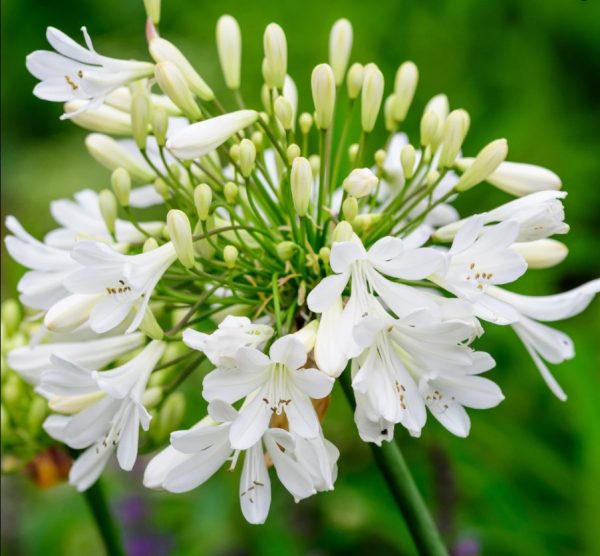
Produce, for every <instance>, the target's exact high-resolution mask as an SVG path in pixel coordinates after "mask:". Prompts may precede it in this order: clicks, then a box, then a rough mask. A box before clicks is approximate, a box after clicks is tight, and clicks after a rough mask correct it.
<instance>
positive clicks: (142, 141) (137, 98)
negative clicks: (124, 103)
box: [131, 93, 150, 149]
mask: <svg viewBox="0 0 600 556" xmlns="http://www.w3.org/2000/svg"><path fill="white" fill-rule="evenodd" d="M149 124H150V101H149V100H148V97H147V96H146V95H145V94H143V93H136V94H135V95H133V97H132V98H131V127H132V129H133V138H134V139H135V144H136V145H137V146H138V148H140V149H145V148H146V139H147V137H148V125H149Z"/></svg>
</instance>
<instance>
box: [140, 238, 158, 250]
mask: <svg viewBox="0 0 600 556" xmlns="http://www.w3.org/2000/svg"><path fill="white" fill-rule="evenodd" d="M155 249H158V241H156V239H154V238H153V237H149V238H148V239H147V240H146V241H144V245H143V246H142V252H144V253H148V252H149V251H154V250H155Z"/></svg>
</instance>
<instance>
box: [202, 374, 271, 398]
mask: <svg viewBox="0 0 600 556" xmlns="http://www.w3.org/2000/svg"><path fill="white" fill-rule="evenodd" d="M265 380H266V375H265V371H264V370H262V369H261V370H258V371H256V370H251V369H248V368H243V369H215V370H214V371H211V372H210V373H208V374H207V375H206V376H205V377H204V380H203V382H202V396H203V397H204V399H205V400H207V401H209V402H210V401H212V400H215V399H220V400H223V401H225V402H229V403H234V402H237V401H238V400H241V399H242V398H243V397H244V396H247V395H248V394H250V392H254V390H256V389H257V388H258V387H259V386H261V385H262V384H263V383H264V382H265Z"/></svg>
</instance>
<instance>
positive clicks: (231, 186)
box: [223, 181, 239, 205]
mask: <svg viewBox="0 0 600 556" xmlns="http://www.w3.org/2000/svg"><path fill="white" fill-rule="evenodd" d="M238 191H239V188H238V186H237V185H236V184H235V183H233V182H232V181H228V182H227V183H226V184H225V187H224V188H223V195H224V196H225V201H226V202H227V203H229V204H230V205H233V204H235V202H236V201H237V196H238Z"/></svg>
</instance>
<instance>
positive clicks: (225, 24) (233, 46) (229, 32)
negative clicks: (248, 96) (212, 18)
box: [217, 15, 242, 91]
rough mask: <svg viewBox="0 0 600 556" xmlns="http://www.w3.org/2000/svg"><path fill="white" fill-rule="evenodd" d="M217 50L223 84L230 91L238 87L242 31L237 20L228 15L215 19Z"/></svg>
mask: <svg viewBox="0 0 600 556" xmlns="http://www.w3.org/2000/svg"><path fill="white" fill-rule="evenodd" d="M217 51H218V52H219V62H221V69H222V70H223V77H224V78H225V85H227V88H228V89H231V90H232V91H235V90H237V89H239V88H240V71H241V66H242V33H241V31H240V26H239V25H238V22H237V21H236V20H235V18H233V17H232V16H230V15H222V16H221V17H220V18H219V21H217Z"/></svg>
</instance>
